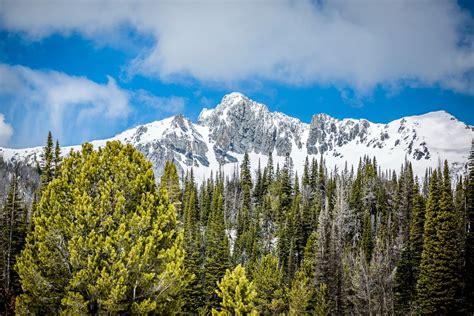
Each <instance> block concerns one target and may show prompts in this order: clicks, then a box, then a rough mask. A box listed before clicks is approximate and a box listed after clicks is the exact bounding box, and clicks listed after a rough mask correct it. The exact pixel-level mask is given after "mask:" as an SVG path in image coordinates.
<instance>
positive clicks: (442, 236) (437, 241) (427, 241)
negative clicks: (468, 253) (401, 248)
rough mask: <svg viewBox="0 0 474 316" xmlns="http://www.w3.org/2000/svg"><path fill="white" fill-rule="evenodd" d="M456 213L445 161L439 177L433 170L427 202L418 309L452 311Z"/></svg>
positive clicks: (456, 263)
mask: <svg viewBox="0 0 474 316" xmlns="http://www.w3.org/2000/svg"><path fill="white" fill-rule="evenodd" d="M459 221H460V218H459V214H457V212H456V211H455V208H454V205H453V198H452V192H451V179H450V177H449V170H448V165H447V162H445V165H444V172H443V178H442V180H438V175H437V173H436V171H434V173H433V176H432V180H431V185H430V192H429V197H428V201H427V205H426V222H425V231H424V242H423V252H422V257H421V264H420V274H419V279H418V283H417V288H416V289H417V306H418V310H419V312H420V313H424V314H425V313H429V314H431V313H436V314H439V313H452V312H454V309H455V301H454V299H455V295H456V293H457V291H458V290H459V288H458V287H459V279H458V273H457V272H458V271H459V265H460V258H461V240H460V238H459V233H458V229H459V227H460V225H459Z"/></svg>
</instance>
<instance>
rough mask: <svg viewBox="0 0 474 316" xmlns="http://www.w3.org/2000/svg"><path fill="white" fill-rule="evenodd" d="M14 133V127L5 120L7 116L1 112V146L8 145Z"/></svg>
mask: <svg viewBox="0 0 474 316" xmlns="http://www.w3.org/2000/svg"><path fill="white" fill-rule="evenodd" d="M12 135H13V127H12V126H11V125H10V124H8V123H7V122H5V116H4V115H3V114H2V113H0V146H6V145H8V142H9V140H10V138H11V137H12Z"/></svg>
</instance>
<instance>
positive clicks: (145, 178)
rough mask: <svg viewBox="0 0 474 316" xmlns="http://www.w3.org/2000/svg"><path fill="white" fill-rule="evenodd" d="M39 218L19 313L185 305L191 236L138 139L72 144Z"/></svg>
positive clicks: (166, 309)
mask: <svg viewBox="0 0 474 316" xmlns="http://www.w3.org/2000/svg"><path fill="white" fill-rule="evenodd" d="M33 221H34V224H35V225H34V229H33V231H32V232H31V233H30V234H29V235H28V237H27V241H26V247H25V249H24V250H23V251H22V253H21V255H20V257H18V260H17V265H16V269H17V271H18V274H19V276H20V279H21V285H22V288H23V290H24V294H22V295H21V296H20V297H19V299H17V313H18V314H58V313H65V314H86V313H97V314H101V313H109V314H110V313H138V314H145V313H170V312H172V311H177V310H179V308H180V305H181V301H180V299H179V296H180V290H181V288H182V287H183V285H184V284H185V282H186V280H185V279H184V276H185V275H186V271H185V268H184V264H183V263H184V251H183V247H182V241H183V235H182V232H180V231H179V230H178V227H177V224H176V211H175V209H174V207H173V206H172V204H171V203H170V202H169V199H168V196H167V193H166V190H165V189H164V188H162V189H161V190H160V191H159V192H158V191H157V190H156V184H155V178H154V175H153V169H152V165H151V163H150V162H147V161H146V160H145V158H144V157H143V155H142V154H141V153H139V152H138V151H137V150H135V149H134V148H133V147H132V146H131V145H126V146H124V145H121V144H120V143H119V142H108V143H107V144H106V146H105V147H104V148H102V149H99V150H98V151H94V150H93V147H92V145H90V144H84V145H83V147H82V150H81V151H78V152H71V154H70V155H69V157H68V158H66V159H65V160H64V161H63V162H62V164H61V170H60V175H59V177H57V178H56V179H54V180H53V181H51V182H50V183H49V185H48V186H47V187H46V188H44V190H43V195H42V197H41V201H40V202H39V204H38V206H37V209H36V211H35V213H34V214H33Z"/></svg>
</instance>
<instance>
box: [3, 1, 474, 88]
mask: <svg viewBox="0 0 474 316" xmlns="http://www.w3.org/2000/svg"><path fill="white" fill-rule="evenodd" d="M1 12H2V13H0V25H1V26H2V27H4V28H6V29H9V30H11V31H20V32H23V33H24V34H26V35H27V36H29V37H31V38H33V39H39V38H42V37H44V36H48V35H50V34H52V33H56V32H60V33H63V34H68V33H70V32H79V33H81V34H83V35H84V36H86V37H89V38H93V39H96V40H100V41H103V39H104V38H106V37H107V34H109V35H110V34H113V33H117V32H122V31H123V29H124V25H126V26H129V27H132V28H134V29H135V30H136V31H137V32H140V33H143V34H148V35H151V36H153V37H154V38H155V44H154V45H152V47H147V48H146V49H144V50H143V52H142V53H141V54H139V56H137V57H136V59H135V60H134V62H133V63H132V64H131V65H130V67H129V71H131V72H132V73H140V74H144V75H147V76H150V77H157V78H160V79H162V80H168V81H179V80H182V79H183V78H184V79H187V78H193V79H197V80H200V81H202V82H206V83H216V82H219V83H233V82H239V81H243V80H255V78H257V79H266V80H274V81H278V82H282V83H285V84H290V85H308V84H315V83H316V84H321V85H337V86H341V87H342V89H344V88H345V87H349V88H352V89H355V90H356V91H358V92H359V93H368V92H370V91H371V90H372V89H373V88H374V87H375V86H377V85H383V86H385V87H396V86H419V85H422V86H434V85H436V86H440V87H442V88H445V89H450V90H453V91H458V92H462V93H467V94H474V81H473V78H472V75H470V74H472V72H473V70H474V69H473V68H474V41H473V38H472V37H470V36H469V34H466V30H467V29H469V28H471V27H472V25H473V20H472V18H471V17H470V15H469V14H467V13H466V12H463V11H462V10H461V9H460V8H459V7H458V5H457V3H456V2H455V1H454V0H453V1H410V0H398V1H397V0H393V1H316V2H315V1H311V0H301V1H292V0H281V1H272V2H270V1H260V2H258V1H257V2H251V1H220V2H217V1H198V2H194V1H191V2H190V1H174V2H149V1H143V2H134V3H132V2H120V3H117V2H115V1H105V0H104V1H94V2H82V1H73V2H72V3H71V2H70V1H69V2H67V3H64V2H59V1H48V2H34V1H18V0H16V1H4V2H3V8H2V10H1Z"/></svg>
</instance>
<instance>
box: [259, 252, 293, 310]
mask: <svg viewBox="0 0 474 316" xmlns="http://www.w3.org/2000/svg"><path fill="white" fill-rule="evenodd" d="M252 279H253V282H254V284H255V289H256V291H257V297H256V298H255V305H256V307H257V310H258V311H259V313H261V314H264V315H269V314H270V315H277V314H280V313H283V312H284V310H285V308H286V290H285V286H284V282H283V281H284V280H283V271H282V268H280V267H278V258H276V257H275V256H273V255H271V254H269V255H266V256H263V257H262V258H261V259H260V260H259V262H258V264H257V266H256V267H255V269H254V270H253V271H252Z"/></svg>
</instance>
